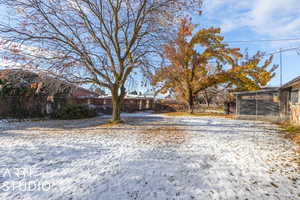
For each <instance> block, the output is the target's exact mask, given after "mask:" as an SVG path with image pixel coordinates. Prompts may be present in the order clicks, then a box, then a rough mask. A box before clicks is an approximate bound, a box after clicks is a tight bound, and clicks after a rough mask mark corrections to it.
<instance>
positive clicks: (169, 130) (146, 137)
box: [140, 126, 187, 145]
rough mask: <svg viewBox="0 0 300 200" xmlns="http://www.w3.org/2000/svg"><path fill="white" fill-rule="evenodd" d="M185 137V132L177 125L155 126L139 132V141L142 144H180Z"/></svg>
mask: <svg viewBox="0 0 300 200" xmlns="http://www.w3.org/2000/svg"><path fill="white" fill-rule="evenodd" d="M186 139H187V134H186V133H185V132H184V130H183V129H182V128H179V127H165V126H160V127H155V128H148V129H145V130H143V131H142V132H141V138H140V142H141V143H143V144H154V145H164V144H175V145H176V144H182V143H183V142H185V141H186Z"/></svg>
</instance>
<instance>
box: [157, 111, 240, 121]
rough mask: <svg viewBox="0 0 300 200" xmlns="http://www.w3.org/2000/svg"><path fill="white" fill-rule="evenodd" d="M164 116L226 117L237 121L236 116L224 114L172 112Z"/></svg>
mask: <svg viewBox="0 0 300 200" xmlns="http://www.w3.org/2000/svg"><path fill="white" fill-rule="evenodd" d="M162 114H163V115H166V116H171V117H176V116H193V117H207V116H212V117H225V118H230V119H235V115H226V114H223V113H205V112H203V113H192V114H191V113H189V112H170V113H162Z"/></svg>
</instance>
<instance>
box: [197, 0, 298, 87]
mask: <svg viewBox="0 0 300 200" xmlns="http://www.w3.org/2000/svg"><path fill="white" fill-rule="evenodd" d="M194 22H195V23H197V24H200V25H201V26H202V27H210V26H216V27H221V28H222V34H223V36H225V40H226V41H240V40H242V41H244V40H264V39H267V40H273V39H275V40H276V39H289V38H300V1H299V0H206V1H205V2H204V7H203V15H202V16H201V17H195V18H194ZM231 45H232V47H238V48H241V50H242V51H244V50H245V49H248V50H249V52H250V53H251V54H254V53H255V52H256V51H264V52H266V53H272V52H276V51H278V50H279V49H280V48H283V49H288V48H294V47H300V40H297V41H283V42H252V43H232V44H231ZM299 53H300V51H299ZM273 62H274V64H279V54H275V55H274V60H273ZM277 72H278V73H277V75H276V77H275V78H274V79H273V80H272V81H271V82H270V85H272V86H277V85H280V75H279V69H278V70H277ZM299 75H300V55H298V54H297V52H296V51H291V52H285V53H283V83H285V82H287V81H289V80H291V79H293V78H294V77H296V76H299Z"/></svg>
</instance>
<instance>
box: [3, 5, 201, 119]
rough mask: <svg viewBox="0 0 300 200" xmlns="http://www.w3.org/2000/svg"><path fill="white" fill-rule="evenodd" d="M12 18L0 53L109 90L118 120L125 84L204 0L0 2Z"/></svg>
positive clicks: (76, 80)
mask: <svg viewBox="0 0 300 200" xmlns="http://www.w3.org/2000/svg"><path fill="white" fill-rule="evenodd" d="M0 5H2V6H6V7H7V8H8V10H10V11H12V12H13V14H12V15H11V17H10V18H9V20H7V22H6V23H5V22H3V20H2V22H1V24H0V37H1V38H2V40H1V41H0V42H1V43H0V46H1V48H2V50H1V54H3V55H4V56H5V57H6V58H7V59H9V60H14V61H15V62H18V64H19V66H20V67H24V66H26V67H32V68H34V69H35V70H38V69H42V70H44V71H45V70H46V71H48V72H49V73H51V74H54V75H56V76H57V75H59V77H61V78H63V79H66V80H68V81H70V82H73V83H75V82H76V83H92V84H96V85H98V86H99V87H104V88H107V89H108V90H110V91H111V94H112V100H113V118H112V120H113V121H119V120H120V104H121V103H122V101H123V99H124V96H125V94H126V81H127V80H128V78H129V77H130V76H131V75H132V74H133V72H141V71H143V70H144V67H149V66H151V59H152V58H153V57H154V53H155V52H157V47H160V46H161V44H162V42H163V41H165V39H166V38H168V36H169V35H170V31H171V30H172V26H173V25H174V24H175V23H174V22H175V21H176V20H177V19H178V17H179V16H180V15H182V14H185V13H186V12H185V11H186V10H187V9H189V10H190V11H191V10H195V9H197V10H199V9H200V6H201V0H42V1H41V0H0Z"/></svg>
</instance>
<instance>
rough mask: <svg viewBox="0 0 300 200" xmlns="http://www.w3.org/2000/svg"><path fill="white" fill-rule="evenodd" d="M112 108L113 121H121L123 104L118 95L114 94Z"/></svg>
mask: <svg viewBox="0 0 300 200" xmlns="http://www.w3.org/2000/svg"><path fill="white" fill-rule="evenodd" d="M112 109H113V111H112V119H111V120H112V122H116V123H119V122H121V104H120V101H119V97H118V96H116V97H114V96H112Z"/></svg>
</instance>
